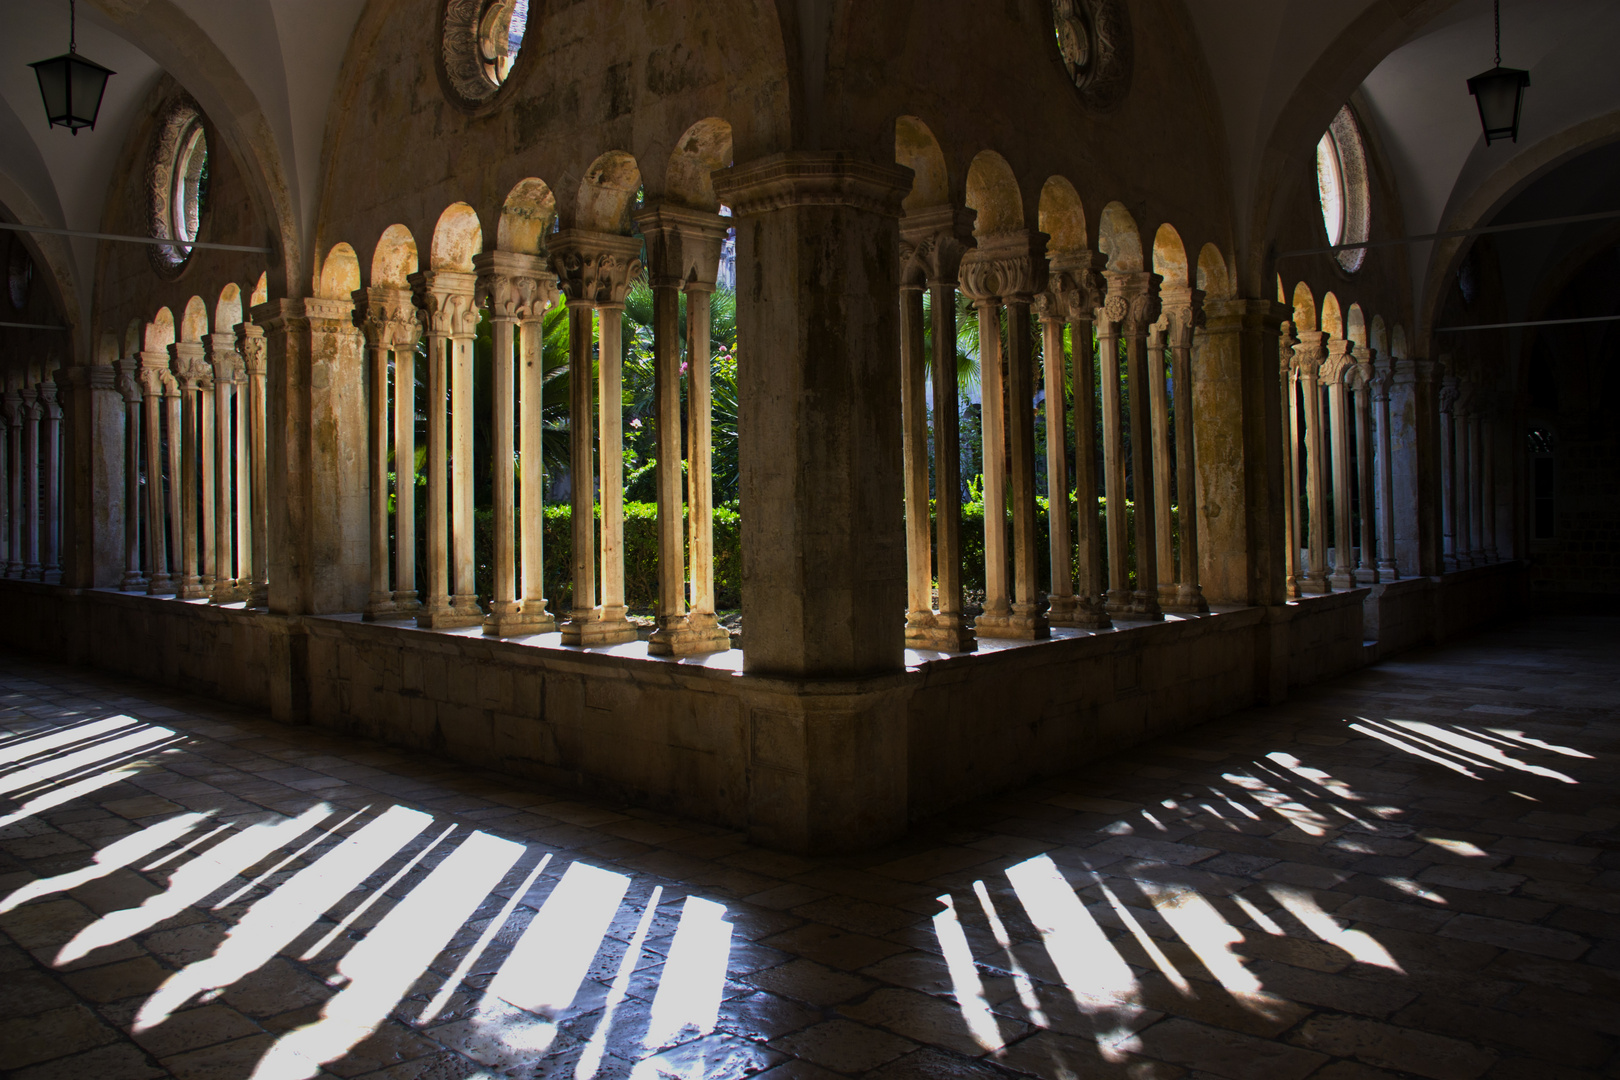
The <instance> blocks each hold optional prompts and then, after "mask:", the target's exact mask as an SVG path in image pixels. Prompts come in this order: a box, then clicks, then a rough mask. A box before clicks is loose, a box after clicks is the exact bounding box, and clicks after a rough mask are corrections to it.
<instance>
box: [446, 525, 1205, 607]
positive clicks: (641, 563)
mask: <svg viewBox="0 0 1620 1080" xmlns="http://www.w3.org/2000/svg"><path fill="white" fill-rule="evenodd" d="M1038 503H1039V512H1038V513H1037V515H1036V519H1035V531H1036V538H1035V559H1036V564H1037V565H1036V580H1037V581H1038V582H1039V583H1040V584H1041V585H1042V586H1043V587H1044V586H1045V585H1046V584H1047V583H1048V582H1050V581H1051V554H1050V553H1051V544H1050V542H1049V540H1048V535H1049V534H1048V529H1047V502H1046V499H1044V498H1041V499H1038ZM934 509H935V507H934V506H932V505H930V507H929V510H930V514H931V515H932V513H933V511H934ZM1125 512H1126V515H1127V520H1126V536H1127V544H1128V556H1129V558H1130V559H1131V561H1132V563H1133V565H1134V563H1135V559H1136V539H1135V535H1134V525H1135V519H1136V507H1135V504H1134V503H1131V502H1127V503H1126V504H1125ZM601 514H602V508H601V506H597V507H596V517H597V520H598V522H600V520H601ZM1097 514H1098V528H1100V529H1102V530H1104V532H1103V535H1104V537H1105V538H1106V536H1107V527H1108V526H1107V521H1108V505H1107V501H1106V500H1105V499H1101V498H1099V499H1098V500H1097ZM476 517H477V522H476V526H477V528H476V534H475V543H476V549H475V553H474V554H475V558H476V561H477V566H478V595H479V598H480V599H481V600H483V601H485V602H488V600H489V598H490V596H491V594H492V593H493V591H494V575H493V572H492V570H491V566H492V565H493V563H494V557H493V553H494V540H493V535H494V533H493V520H494V514H493V512H492V511H489V510H480V511H478V512H477V515H476ZM572 520H573V518H572V513H571V510H570V508H569V507H568V506H548V507H546V508H545V537H544V551H545V560H546V573H545V581H546V596H547V599H549V600H550V601H551V604H550V607H551V609H552V610H553V611H557V612H563V611H566V610H568V608H569V606H570V605H571V604H572V603H573V578H574V573H573V565H572V560H573V540H574V538H573V529H572ZM741 520H742V519H741V517H740V515H739V514H738V512H737V511H736V510H735V509H733V508H731V507H729V506H722V507H717V508H716V509H715V511H714V589H715V607H717V608H719V609H720V610H728V609H734V608H738V607H740V606H742V532H741ZM930 524H932V522H931V523H930ZM1069 524H1070V535H1071V536H1078V533H1077V532H1076V531H1075V529H1074V517H1073V510H1072V506H1071V514H1070V518H1069ZM1175 532H1176V511H1175V509H1174V508H1172V510H1171V535H1172V536H1174V535H1175ZM624 541H625V550H624V587H625V601H626V603H628V604H629V605H630V607H631V608H632V609H633V610H637V611H651V610H654V609H655V608H656V607H657V603H658V504H656V503H648V502H631V503H626V504H625V506H624ZM1007 546H1008V555H1009V559H1008V567H1007V573H1008V580H1009V581H1010V580H1012V578H1011V574H1012V563H1011V549H1012V515H1011V514H1010V513H1009V514H1008V515H1007ZM1104 548H1105V550H1104V552H1103V565H1104V574H1105V580H1106V572H1107V570H1106V568H1107V560H1108V553H1107V551H1106V540H1105V543H1104ZM521 558H522V550H521V547H520V548H519V560H520V561H521ZM1076 572H1077V568H1076V567H1073V566H1071V567H1070V573H1071V574H1073V573H1076ZM520 573H521V571H520ZM1130 577H1131V579H1132V584H1133V586H1134V581H1135V577H1136V574H1135V571H1134V570H1133V571H1132V572H1131V574H1130ZM962 586H963V588H965V589H968V590H971V591H976V592H982V591H983V590H984V505H983V504H982V503H977V502H973V503H967V504H966V505H964V506H963V507H962Z"/></svg>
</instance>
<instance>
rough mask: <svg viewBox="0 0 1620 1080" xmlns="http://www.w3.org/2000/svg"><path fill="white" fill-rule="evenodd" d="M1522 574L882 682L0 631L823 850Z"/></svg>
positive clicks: (1439, 618)
mask: <svg viewBox="0 0 1620 1080" xmlns="http://www.w3.org/2000/svg"><path fill="white" fill-rule="evenodd" d="M1522 586H1523V572H1522V568H1521V567H1520V566H1519V565H1518V564H1512V563H1509V564H1500V565H1498V566H1494V567H1483V568H1478V569H1475V570H1471V571H1465V572H1463V573H1460V574H1451V575H1447V576H1446V577H1444V578H1439V579H1428V578H1424V579H1414V581H1413V582H1412V583H1411V584H1407V583H1404V582H1402V583H1395V584H1391V585H1386V586H1380V587H1379V588H1377V589H1373V590H1368V589H1357V590H1352V591H1347V592H1343V593H1335V594H1330V595H1327V596H1320V597H1310V598H1307V599H1305V600H1302V601H1297V602H1293V603H1290V604H1287V605H1285V606H1283V607H1279V608H1270V609H1268V608H1260V607H1247V608H1232V609H1222V610H1219V611H1217V612H1215V613H1213V614H1211V615H1209V616H1206V617H1200V618H1192V619H1175V618H1172V619H1170V620H1167V621H1166V622H1163V623H1146V624H1140V623H1139V624H1125V625H1124V626H1123V628H1121V629H1118V630H1115V631H1112V632H1102V633H1097V634H1087V633H1083V632H1077V631H1058V632H1057V633H1058V636H1057V637H1056V638H1055V639H1054V640H1052V641H1049V642H1041V643H1030V644H1020V645H1015V646H1006V645H1002V646H1001V647H991V648H986V649H984V651H983V652H981V653H977V654H972V655H957V656H949V657H946V658H943V659H940V660H933V661H928V662H924V663H921V664H918V665H916V666H913V667H910V668H907V669H906V670H905V671H903V672H900V673H897V674H893V675H885V676H881V677H875V678H871V679H844V680H840V679H784V678H772V677H767V676H760V675H749V674H744V673H743V672H741V671H739V670H737V669H736V664H735V663H731V662H729V659H734V657H735V654H729V659H728V656H727V655H722V656H721V657H718V658H708V659H706V660H705V659H699V660H686V661H678V660H673V659H662V658H648V657H646V656H645V655H644V653H643V650H644V648H645V647H644V646H642V645H637V644H632V645H627V646H620V647H616V648H614V649H612V650H581V649H570V648H560V647H556V648H553V647H537V646H534V645H529V644H522V643H516V642H510V641H501V640H496V639H491V638H486V637H485V636H484V635H483V634H482V633H480V632H479V631H478V629H477V628H470V629H466V630H456V631H425V630H420V629H417V628H415V627H410V626H404V625H388V624H379V623H366V622H362V621H361V620H360V619H359V618H358V617H357V616H352V615H338V616H306V617H290V616H279V615H272V614H267V613H264V612H258V611H253V612H249V611H244V610H242V609H241V608H240V607H236V606H227V607H218V606H210V605H208V604H206V603H203V602H200V601H199V602H185V601H176V600H171V599H163V598H153V597H147V596H144V595H134V594H126V593H119V592H113V591H110V590H79V589H70V588H64V587H56V586H47V585H40V584H35V583H25V582H18V581H10V580H7V581H0V610H4V611H5V613H6V617H5V618H4V619H0V643H4V644H5V645H7V646H9V647H12V648H16V649H19V650H23V651H31V652H36V653H41V654H47V655H50V656H52V657H54V658H58V659H63V660H66V661H69V662H71V663H77V664H85V665H89V666H94V667H99V668H104V669H107V670H111V671H116V672H119V673H122V674H126V675H132V676H136V677H139V678H142V679H146V680H150V681H152V682H156V683H160V684H163V685H166V686H172V687H175V688H177V689H181V690H186V691H190V692H194V693H198V694H202V695H206V696H210V697H215V698H221V699H224V700H226V701H230V702H234V703H237V704H240V705H243V706H247V707H251V708H256V709H263V710H266V711H268V712H269V713H270V714H271V715H272V716H273V717H275V718H276V719H277V720H280V721H283V722H286V723H291V724H314V725H317V726H320V727H322V728H327V729H330V730H334V731H341V732H344V733H347V734H353V735H359V736H362V737H366V738H372V739H377V740H379V741H382V742H387V743H391V744H394V745H398V746H406V747H410V748H413V749H418V750H425V751H428V752H431V753H435V754H439V755H442V756H443V757H445V758H447V759H451V760H456V761H462V762H467V763H470V764H475V765H480V766H485V767H488V768H491V769H494V770H497V771H500V772H504V773H508V774H510V775H513V776H518V777H525V778H530V779H534V780H537V781H542V782H545V783H547V784H552V785H556V786H560V787H564V788H570V789H575V790H579V791H584V792H591V793H596V794H599V795H604V796H608V797H612V798H619V799H624V800H626V801H629V802H634V803H637V804H640V805H645V806H652V807H656V808H658V809H661V810H666V811H669V812H671V813H675V814H680V815H683V816H686V817H691V818H695V819H699V820H703V821H709V822H713V823H716V824H720V825H724V826H727V827H731V828H736V829H740V830H745V831H746V832H747V833H748V834H749V835H750V836H751V837H753V838H754V839H755V840H757V841H759V842H762V843H766V844H770V845H772V846H776V847H780V848H786V849H792V850H806V851H808V850H836V849H840V848H860V847H868V846H872V845H874V844H878V843H882V842H884V841H887V840H891V839H894V838H896V837H898V836H899V835H900V834H902V833H903V832H904V831H905V829H906V828H907V825H908V823H909V822H910V821H914V820H917V819H920V818H924V817H927V816H929V815H931V814H935V813H938V812H939V811H940V810H943V809H945V808H947V807H949V806H951V805H953V804H956V803H959V802H962V801H964V800H966V799H969V798H973V797H975V796H979V795H984V794H989V793H993V792H996V791H999V790H1004V789H1006V788H1009V787H1012V786H1014V785H1016V784H1019V783H1023V782H1026V781H1028V780H1031V779H1033V778H1037V777H1042V776H1049V775H1053V774H1057V773H1061V772H1064V771H1067V770H1071V769H1074V768H1076V767H1078V766H1080V765H1083V764H1084V763H1085V762H1087V761H1090V760H1094V759H1096V758H1098V757H1101V756H1103V755H1106V754H1109V753H1112V752H1115V751H1118V750H1121V749H1123V748H1125V747H1128V746H1131V745H1133V744H1135V743H1137V742H1140V741H1142V740H1144V739H1148V738H1151V737H1154V736H1157V735H1162V734H1165V733H1167V732H1171V731H1175V730H1178V729H1180V728H1183V727H1187V726H1190V725H1193V724H1196V723H1199V722H1201V721H1203V720H1207V719H1210V718H1212V717H1215V716H1219V715H1222V714H1224V713H1228V712H1232V711H1235V710H1237V709H1241V708H1245V707H1247V706H1250V705H1253V704H1256V703H1258V702H1264V701H1266V700H1269V699H1271V698H1274V697H1275V696H1276V694H1277V690H1278V687H1279V685H1296V686H1297V685H1303V684H1306V683H1309V682H1313V681H1316V680H1319V679H1324V678H1328V677H1331V676H1332V675H1335V674H1339V673H1341V672H1344V671H1347V670H1350V669H1352V668H1355V667H1357V666H1360V665H1361V664H1364V663H1367V662H1369V660H1370V659H1371V652H1372V650H1369V649H1368V648H1366V647H1365V646H1364V644H1363V635H1364V611H1366V610H1369V609H1370V607H1371V606H1372V605H1374V604H1376V605H1377V614H1376V625H1377V626H1378V628H1379V629H1378V632H1379V633H1380V635H1381V636H1382V637H1383V638H1384V640H1386V641H1389V642H1403V643H1405V642H1412V643H1415V642H1421V641H1428V640H1438V639H1442V638H1445V637H1449V636H1451V635H1453V634H1456V633H1460V632H1462V631H1463V630H1464V629H1466V628H1467V627H1469V626H1472V625H1476V624H1478V623H1479V622H1481V621H1484V620H1486V619H1489V618H1492V617H1496V616H1498V615H1500V614H1502V613H1503V612H1504V611H1507V610H1509V609H1510V608H1511V607H1512V605H1513V604H1515V603H1516V602H1517V601H1518V598H1519V597H1520V594H1521V592H1522ZM1279 635H1281V636H1279ZM1378 651H1379V653H1380V654H1382V653H1385V652H1388V651H1390V650H1389V649H1380V650H1378ZM1279 662H1281V663H1284V664H1286V668H1285V670H1283V671H1279V670H1277V664H1278V663H1279Z"/></svg>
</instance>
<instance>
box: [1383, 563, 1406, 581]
mask: <svg viewBox="0 0 1620 1080" xmlns="http://www.w3.org/2000/svg"><path fill="white" fill-rule="evenodd" d="M1378 580H1379V581H1399V580H1401V572H1400V570H1398V569H1397V568H1396V566H1395V564H1394V563H1392V562H1390V561H1389V560H1387V559H1381V560H1379V562H1378Z"/></svg>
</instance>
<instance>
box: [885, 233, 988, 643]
mask: <svg viewBox="0 0 1620 1080" xmlns="http://www.w3.org/2000/svg"><path fill="white" fill-rule="evenodd" d="M975 216H976V215H975V214H974V212H973V211H971V210H967V209H965V208H956V207H951V206H930V207H926V208H922V209H916V210H912V211H910V212H908V213H907V214H906V215H905V216H904V217H903V218H901V219H900V237H901V240H900V262H901V280H902V282H904V283H906V285H905V287H903V288H902V293H901V295H902V304H903V306H902V313H901V335H902V336H901V344H902V349H903V350H904V351H905V363H904V365H903V367H902V371H901V378H902V386H901V395H902V397H903V398H904V399H905V401H906V413H905V416H904V418H903V422H904V431H903V434H904V436H905V455H904V456H905V476H906V506H907V507H908V514H907V518H906V538H907V559H908V565H909V566H910V567H911V571H912V578H911V580H912V585H911V600H910V603H909V604H908V607H909V608H910V610H909V611H908V613H907V615H906V644H907V645H908V646H910V647H912V648H917V649H938V650H941V651H944V652H971V651H973V650H974V649H977V648H978V635H977V634H976V633H975V632H974V630H973V628H972V627H971V626H969V625H968V621H967V618H966V617H965V616H964V615H963V614H962V540H961V535H962V496H961V491H962V458H961V432H960V427H959V425H960V414H959V401H958V389H957V383H956V282H957V275H958V273H959V270H960V267H961V262H962V256H963V254H964V253H965V252H966V251H968V250H970V249H971V248H972V247H973V244H974V240H973V219H974V217H975ZM924 287H926V288H927V289H928V298H929V307H930V309H931V318H932V321H933V331H934V338H933V354H932V356H925V355H923V340H924V333H925V327H924V325H923V321H922V315H923V312H922V292H921V290H922V289H923V288H924ZM908 290H914V291H915V295H916V299H915V305H916V308H915V311H914V312H912V313H911V314H909V315H908V313H907V309H906V307H905V306H904V305H905V304H907V303H910V302H911V300H910V297H911V291H908ZM908 318H909V319H912V320H913V321H912V324H911V325H908V324H907V319H908ZM925 367H926V368H928V369H929V371H928V372H927V373H925V372H924V368H925ZM930 375H931V377H932V380H933V382H932V388H933V399H934V401H933V405H934V519H933V536H932V538H930V536H929V522H928V520H927V515H926V514H919V515H912V514H911V513H909V508H910V507H911V506H912V505H913V501H914V500H915V502H916V504H917V505H924V506H925V505H926V504H927V500H928V459H927V449H926V448H927V408H928V403H927V400H926V398H927V388H928V384H927V382H926V378H927V377H929V376H930ZM914 492H918V493H920V494H914ZM930 560H932V564H933V576H932V578H930V575H929V567H930ZM933 592H937V595H938V605H937V608H936V606H935V602H934V599H933V596H932V595H930V594H931V593H933Z"/></svg>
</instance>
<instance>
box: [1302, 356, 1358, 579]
mask: <svg viewBox="0 0 1620 1080" xmlns="http://www.w3.org/2000/svg"><path fill="white" fill-rule="evenodd" d="M1355 364H1356V361H1355V356H1354V345H1353V344H1352V343H1351V342H1350V341H1348V340H1346V339H1345V338H1333V339H1331V340H1330V341H1329V342H1328V343H1327V359H1326V360H1325V361H1323V363H1322V368H1321V380H1322V382H1323V383H1324V384H1326V386H1327V397H1328V438H1329V440H1330V445H1331V447H1332V450H1331V461H1332V466H1333V556H1334V557H1333V572H1332V574H1331V575H1329V577H1328V587H1329V588H1331V589H1332V590H1333V591H1335V592H1338V591H1342V590H1344V589H1352V588H1355V584H1356V569H1355V558H1354V553H1353V548H1352V538H1351V535H1350V532H1351V529H1350V523H1351V520H1352V515H1351V512H1350V511H1351V505H1350V480H1351V471H1350V470H1351V460H1350V421H1351V407H1350V386H1349V384H1350V380H1351V378H1352V377H1353V373H1354V370H1355ZM1323 524H1324V526H1325V525H1326V522H1325V521H1324V522H1323ZM1311 525H1312V533H1313V534H1314V533H1315V525H1316V511H1315V508H1314V507H1313V508H1312V511H1311ZM1324 531H1325V530H1324ZM1314 550H1315V548H1314V547H1313V548H1312V551H1313V552H1314Z"/></svg>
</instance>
